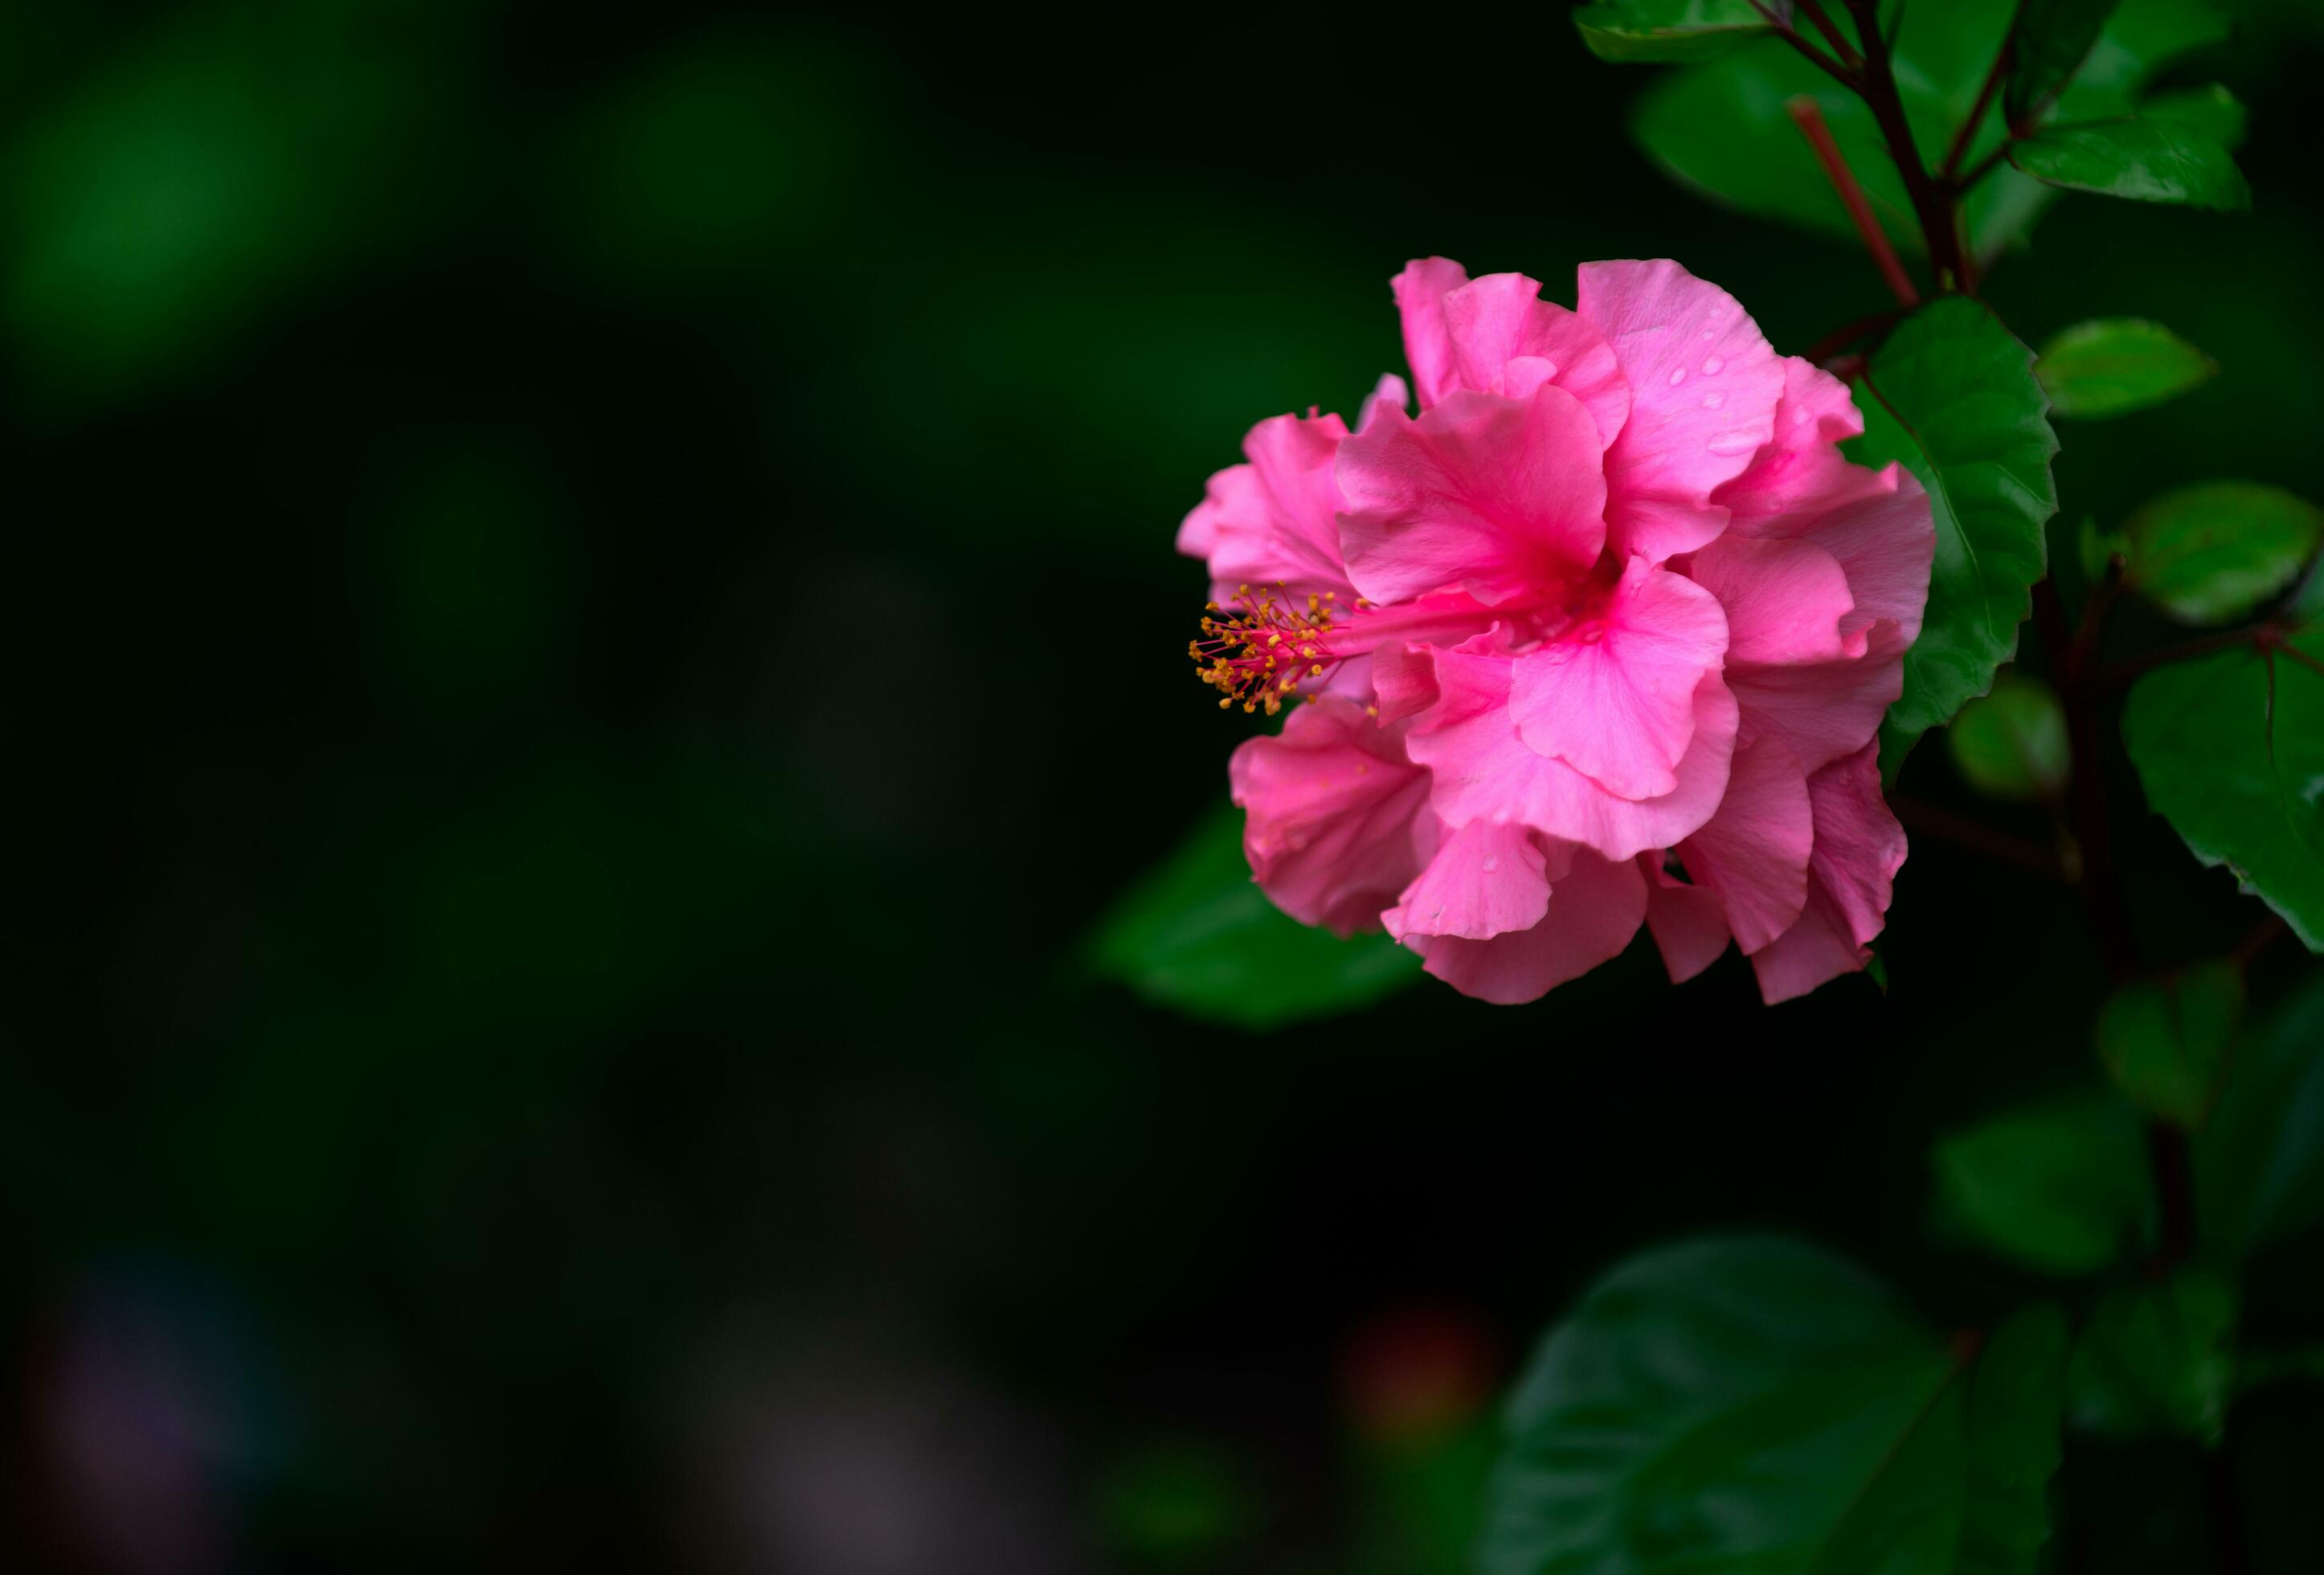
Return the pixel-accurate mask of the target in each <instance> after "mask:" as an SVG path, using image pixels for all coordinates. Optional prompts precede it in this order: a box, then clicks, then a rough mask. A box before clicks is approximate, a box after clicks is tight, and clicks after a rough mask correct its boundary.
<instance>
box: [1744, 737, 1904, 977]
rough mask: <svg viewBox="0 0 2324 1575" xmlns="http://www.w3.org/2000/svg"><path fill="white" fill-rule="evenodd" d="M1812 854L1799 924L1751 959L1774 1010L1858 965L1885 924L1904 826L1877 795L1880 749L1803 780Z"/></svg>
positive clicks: (1899, 863) (1872, 748) (1872, 745)
mask: <svg viewBox="0 0 2324 1575" xmlns="http://www.w3.org/2000/svg"><path fill="white" fill-rule="evenodd" d="M1808 798H1809V801H1810V803H1811V804H1812V806H1813V808H1814V815H1815V852H1814V854H1813V856H1812V858H1811V859H1810V861H1809V865H1808V899H1807V904H1806V907H1804V908H1803V910H1802V912H1801V914H1800V918H1799V922H1798V923H1797V924H1794V926H1792V927H1791V928H1790V929H1788V930H1786V931H1785V932H1784V934H1783V935H1781V936H1779V937H1777V938H1776V940H1775V942H1774V943H1773V944H1769V945H1768V946H1766V947H1765V948H1763V949H1762V950H1760V951H1759V952H1757V953H1754V954H1753V956H1752V958H1751V965H1752V967H1753V968H1755V969H1756V970H1757V972H1758V975H1759V992H1760V994H1761V996H1762V997H1763V998H1764V999H1766V1002H1767V1004H1768V1005H1770V1006H1773V1005H1774V1004H1775V1002H1777V1001H1780V1000H1789V999H1792V998H1793V997H1794V996H1799V995H1805V994H1806V993H1807V992H1808V991H1810V990H1813V989H1815V988H1816V987H1817V986H1818V985H1820V984H1822V983H1824V982H1825V981H1828V980H1831V979H1835V978H1837V977H1839V976H1840V974H1842V973H1849V972H1855V971H1856V970H1858V969H1859V968H1861V967H1863V966H1864V964H1865V963H1866V962H1867V960H1868V959H1869V958H1870V956H1871V951H1870V946H1871V944H1872V941H1873V938H1874V937H1875V936H1877V935H1879V934H1880V931H1881V929H1882V927H1883V926H1886V923H1887V916H1888V903H1889V899H1890V898H1891V897H1892V896H1893V895H1894V893H1895V881H1896V871H1897V870H1899V869H1901V868H1903V867H1904V856H1905V853H1906V851H1907V849H1906V846H1905V840H1904V827H1903V826H1901V825H1899V824H1896V817H1895V815H1893V814H1891V813H1890V812H1889V809H1888V806H1887V803H1886V800H1884V799H1883V798H1882V797H1880V750H1879V746H1878V744H1877V743H1867V744H1866V745H1865V746H1864V748H1863V749H1861V750H1860V751H1858V752H1857V753H1855V754H1853V755H1851V756H1849V758H1848V759H1846V760H1836V761H1834V762H1833V763H1832V764H1831V765H1829V766H1826V767H1825V768H1824V769H1822V770H1820V771H1818V772H1816V773H1815V775H1814V776H1812V777H1811V778H1808Z"/></svg>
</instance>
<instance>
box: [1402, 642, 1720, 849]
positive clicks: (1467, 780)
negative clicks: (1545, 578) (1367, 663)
mask: <svg viewBox="0 0 2324 1575" xmlns="http://www.w3.org/2000/svg"><path fill="white" fill-rule="evenodd" d="M1479 644H1480V642H1478V641H1471V642H1470V646H1469V647H1463V648H1462V649H1457V650H1444V649H1432V650H1431V652H1430V655H1431V658H1432V659H1433V661H1434V667H1435V672H1436V684H1437V691H1438V692H1437V696H1436V702H1435V705H1434V706H1433V707H1432V708H1431V709H1430V710H1429V711H1428V712H1427V713H1426V714H1425V715H1423V716H1422V717H1421V718H1420V719H1419V720H1417V721H1416V722H1415V723H1413V724H1412V727H1413V731H1412V732H1410V733H1409V734H1408V735H1406V739H1405V748H1406V751H1409V753H1410V755H1411V758H1412V759H1413V760H1415V761H1416V762H1417V763H1419V764H1421V765H1423V766H1425V767H1427V768H1428V769H1429V771H1430V772H1431V774H1432V776H1433V778H1434V787H1433V788H1432V789H1431V801H1432V802H1433V803H1434V805H1435V806H1436V810H1437V813H1438V814H1439V815H1442V816H1443V818H1444V819H1445V820H1446V821H1448V822H1449V823H1451V824H1455V825H1461V824H1467V823H1468V822H1470V821H1472V820H1504V821H1508V820H1514V821H1521V822H1523V823H1524V824H1527V825H1530V826H1532V827H1533V828H1534V829H1535V830H1536V831H1539V832H1543V833H1545V834H1548V835H1550V836H1553V837H1559V838H1562V839H1563V840H1565V841H1567V842H1573V843H1582V844H1584V845H1586V846H1588V847H1591V848H1594V849H1596V850H1597V851H1598V852H1599V853H1600V854H1601V855H1603V856H1604V857H1606V858H1609V859H1628V858H1631V857H1633V856H1635V855H1637V853H1639V852H1644V851H1645V850H1646V849H1648V848H1666V847H1669V846H1671V845H1672V844H1673V843H1677V842H1679V841H1681V840H1682V839H1683V838H1684V837H1686V836H1687V835H1689V834H1691V833H1692V832H1693V831H1695V830H1696V829H1697V828H1698V827H1700V826H1701V824H1703V823H1704V822H1705V821H1707V820H1709V819H1710V818H1711V815H1712V813H1713V812H1714V811H1715V810H1717V808H1718V807H1719V799H1720V795H1721V794H1722V793H1724V792H1725V791H1726V788H1727V773H1728V762H1729V758H1730V757H1731V756H1732V754H1733V753H1734V749H1735V731H1736V725H1737V721H1738V711H1737V707H1736V705H1735V698H1734V696H1733V695H1729V693H1728V692H1727V688H1726V686H1725V685H1724V684H1722V683H1720V680H1719V678H1718V677H1717V676H1716V675H1712V676H1711V677H1705V678H1704V679H1703V680H1702V681H1701V685H1700V686H1698V687H1697V688H1696V689H1695V691H1694V696H1693V707H1694V730H1693V741H1692V743H1691V744H1690V746H1689V747H1688V749H1687V751H1686V755H1685V757H1684V758H1683V760H1680V761H1679V763H1678V768H1677V770H1676V771H1675V773H1674V776H1675V778H1676V785H1675V786H1674V788H1672V790H1671V791H1670V792H1668V793H1665V794H1664V795H1662V796H1661V797H1655V798H1644V799H1629V798H1621V797H1617V796H1615V795H1614V794H1611V793H1609V792H1608V791H1607V790H1606V789H1605V788H1601V787H1600V786H1599V785H1598V784H1597V783H1595V782H1593V781H1591V779H1590V778H1587V777H1585V776H1583V775H1582V773H1581V772H1579V771H1577V770H1575V769H1573V768H1572V766H1569V765H1567V764H1566V763H1565V762H1564V761H1563V760H1550V759H1548V758H1547V757H1545V756H1543V755H1540V754H1536V753H1535V752H1534V751H1532V750H1531V749H1528V748H1527V747H1526V743H1525V741H1524V740H1523V739H1521V738H1519V737H1518V736H1517V727H1516V724H1515V723H1513V722H1512V721H1511V719H1510V716H1509V714H1508V699H1509V670H1510V663H1509V660H1508V658H1507V657H1506V656H1502V655H1499V654H1498V653H1495V652H1491V651H1489V650H1484V649H1471V648H1472V647H1475V646H1477V645H1479Z"/></svg>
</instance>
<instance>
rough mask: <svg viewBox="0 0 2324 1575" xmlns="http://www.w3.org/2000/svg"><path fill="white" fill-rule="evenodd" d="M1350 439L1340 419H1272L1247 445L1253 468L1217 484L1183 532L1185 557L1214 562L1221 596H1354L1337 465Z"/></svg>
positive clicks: (1233, 470)
mask: <svg viewBox="0 0 2324 1575" xmlns="http://www.w3.org/2000/svg"><path fill="white" fill-rule="evenodd" d="M1347 435H1348V428H1347V425H1346V423H1344V422H1342V420H1341V419H1340V418H1339V417H1337V416H1333V415H1322V416H1307V417H1300V416H1271V417H1269V418H1268V419H1266V420H1264V421H1261V422H1259V424H1258V425H1257V426H1255V427H1253V428H1251V429H1250V433H1249V435H1247V436H1246V437H1244V438H1243V445H1242V447H1243V453H1244V454H1245V455H1246V456H1248V457H1249V459H1250V463H1249V464H1247V465H1230V466H1228V467H1227V468H1226V469H1224V470H1222V471H1220V472H1219V473H1218V474H1216V475H1213V477H1211V480H1210V484H1209V486H1208V487H1207V488H1206V489H1205V495H1204V497H1203V501H1202V502H1200V503H1198V504H1196V505H1195V506H1194V511H1193V512H1192V513H1190V514H1188V515H1187V516H1186V520H1185V523H1184V524H1183V525H1181V526H1180V527H1179V528H1178V550H1179V551H1181V552H1184V553H1187V554H1189V555H1190V556H1194V557H1203V558H1207V559H1208V560H1209V562H1210V570H1211V582H1212V585H1213V596H1214V597H1215V598H1216V599H1218V600H1220V601H1224V600H1226V599H1227V598H1228V597H1230V596H1232V595H1233V594H1235V590H1236V587H1238V586H1239V585H1268V586H1273V585H1283V586H1284V588H1285V590H1286V594H1288V595H1291V596H1295V597H1296V596H1305V595H1308V594H1311V593H1312V594H1322V593H1323V592H1325V591H1330V592H1332V593H1333V594H1335V595H1342V596H1352V595H1353V594H1355V592H1354V587H1352V586H1351V585H1349V584H1348V572H1347V568H1346V566H1344V565H1343V564H1342V563H1341V561H1340V530H1339V521H1338V518H1337V513H1338V509H1339V503H1340V494H1339V489H1338V487H1337V486H1336V485H1335V484H1333V479H1332V468H1333V460H1334V459H1335V458H1336V457H1337V456H1338V454H1339V450H1340V444H1341V440H1342V438H1344V437H1347Z"/></svg>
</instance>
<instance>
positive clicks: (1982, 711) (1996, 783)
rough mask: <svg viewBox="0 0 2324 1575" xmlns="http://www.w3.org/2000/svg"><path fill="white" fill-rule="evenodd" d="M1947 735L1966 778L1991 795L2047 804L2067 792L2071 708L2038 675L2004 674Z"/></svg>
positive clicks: (1955, 761) (1964, 708)
mask: <svg viewBox="0 0 2324 1575" xmlns="http://www.w3.org/2000/svg"><path fill="white" fill-rule="evenodd" d="M1945 736H1946V739H1947V741H1949V742H1950V744H1951V745H1952V751H1953V764H1954V766H1955V767H1957V768H1958V769H1960V774H1961V777H1962V778H1963V779H1964V780H1966V781H1967V782H1968V783H1969V786H1970V787H1972V788H1976V789H1977V790H1978V792H1980V793H1982V794H1985V795H1986V796H1987V797H1991V798H2014V799H2025V800H2031V801H2034V802H2044V803H2046V802H2048V801H2050V800H2052V799H2055V798H2056V797H2058V796H2059V795H2060V794H2061V793H2063V792H2064V791H2065V788H2066V779H2067V777H2068V775H2069V772H2070V760H2069V751H2068V750H2067V747H2066V708H2065V706H2064V705H2061V704H2060V703H2059V700H2058V695H2057V691H2056V690H2054V689H2052V688H2051V687H2050V686H2049V685H2047V684H2045V683H2043V681H2042V680H2041V679H2039V678H2029V677H2025V676H2024V674H2021V673H2004V674H2002V675H2001V676H2000V677H1997V678H1996V679H1995V680H1994V684H1993V692H1992V693H1991V694H1989V695H1985V696H1984V697H1983V698H1981V699H1977V700H1972V701H1970V702H1969V704H1968V705H1964V706H1962V707H1961V708H1960V714H1959V715H1958V716H1955V717H1954V718H1953V722H1952V725H1951V726H1950V727H1949V728H1947V729H1946V730H1945Z"/></svg>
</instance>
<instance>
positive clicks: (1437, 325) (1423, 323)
mask: <svg viewBox="0 0 2324 1575" xmlns="http://www.w3.org/2000/svg"><path fill="white" fill-rule="evenodd" d="M1394 288H1395V290H1396V299H1397V307H1398V308H1399V309H1401V311H1402V312H1403V315H1404V343H1405V353H1406V356H1407V357H1409V358H1410V360H1411V362H1412V366H1413V374H1414V376H1415V377H1416V378H1417V379H1419V381H1420V384H1421V398H1420V402H1421V406H1422V408H1423V409H1425V408H1426V407H1428V406H1430V405H1433V404H1436V403H1438V402H1440V401H1443V400H1444V399H1445V398H1446V397H1448V396H1449V395H1451V394H1452V393H1453V392H1455V391H1458V390H1461V389H1464V388H1465V389H1471V390H1474V391H1477V392H1480V393H1497V394H1504V395H1507V396H1508V397H1509V398H1511V399H1524V398H1526V397H1527V396H1528V395H1530V394H1531V393H1532V392H1533V391H1534V390H1535V389H1536V388H1539V387H1540V386H1541V385H1542V384H1543V383H1544V382H1552V383H1554V384H1556V385H1557V386H1558V387H1559V388H1562V389H1563V390H1564V391H1566V392H1568V393H1570V394H1572V396H1573V397H1574V398H1576V399H1578V400H1580V401H1582V408H1583V409H1585V410H1588V411H1589V412H1590V417H1591V421H1592V422H1594V423H1595V424H1596V426H1597V428H1598V436H1599V447H1601V448H1603V447H1606V446H1607V445H1608V444H1610V443H1612V442H1613V441H1614V437H1615V435H1616V434H1617V433H1618V432H1620V431H1621V429H1622V424H1623V422H1624V421H1626V420H1628V419H1629V414H1630V385H1629V382H1628V380H1626V379H1625V378H1624V377H1623V375H1622V369H1621V366H1620V364H1618V362H1617V361H1616V360H1615V359H1614V350H1613V346H1611V345H1609V344H1607V343H1606V336H1604V335H1603V334H1600V332H1599V331H1598V330H1597V329H1596V328H1595V327H1591V325H1590V323H1589V322H1587V321H1586V320H1585V319H1583V318H1582V316H1581V314H1580V313H1578V312H1572V311H1569V310H1567V309H1565V308H1563V307H1562V306H1559V305H1558V304H1557V303H1556V302H1554V301H1546V300H1543V299H1541V284H1540V281H1537V280H1533V279H1528V278H1526V276H1525V275H1524V274H1522V273H1488V274H1486V275H1485V276H1484V277H1483V278H1482V279H1478V280H1474V281H1471V279H1470V278H1469V276H1468V273H1467V272H1466V271H1465V270H1463V269H1462V266H1461V265H1460V264H1459V263H1452V262H1448V261H1446V260H1445V259H1444V258H1442V257H1431V258H1429V259H1427V260H1426V261H1425V262H1416V263H1407V264H1406V266H1405V271H1404V272H1402V273H1399V274H1398V275H1397V277H1396V280H1395V283H1394ZM1424 367H1425V369H1426V370H1423V368H1424Z"/></svg>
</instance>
